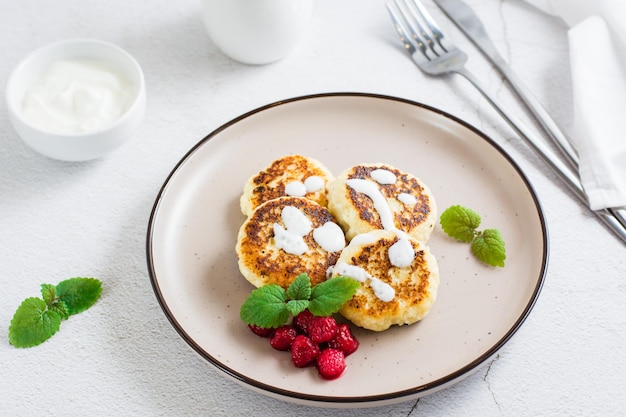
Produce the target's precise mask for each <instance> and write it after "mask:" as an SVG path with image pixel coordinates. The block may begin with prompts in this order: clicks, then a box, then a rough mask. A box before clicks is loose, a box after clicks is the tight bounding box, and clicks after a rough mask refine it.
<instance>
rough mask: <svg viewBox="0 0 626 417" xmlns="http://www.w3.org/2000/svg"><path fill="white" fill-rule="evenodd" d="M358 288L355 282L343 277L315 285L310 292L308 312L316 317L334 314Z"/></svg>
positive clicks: (358, 285) (358, 284) (357, 283)
mask: <svg viewBox="0 0 626 417" xmlns="http://www.w3.org/2000/svg"><path fill="white" fill-rule="evenodd" d="M360 286H361V284H360V283H359V282H358V281H357V280H355V279H353V278H349V277H343V276H338V277H335V278H331V279H329V280H327V281H324V282H322V283H320V284H317V285H316V286H314V287H313V289H312V290H311V301H310V302H309V311H311V313H313V314H314V315H316V316H329V315H331V314H333V313H336V312H337V311H339V309H340V308H341V307H343V305H344V304H345V303H346V302H347V301H349V300H350V299H351V298H352V296H354V294H355V293H356V290H357V289H358V288H359V287H360Z"/></svg>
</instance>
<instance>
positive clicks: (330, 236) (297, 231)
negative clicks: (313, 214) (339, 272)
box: [273, 206, 346, 255]
mask: <svg viewBox="0 0 626 417" xmlns="http://www.w3.org/2000/svg"><path fill="white" fill-rule="evenodd" d="M281 218H282V221H283V223H284V224H285V227H283V226H281V225H280V224H278V223H274V225H273V228H274V239H275V241H276V246H277V247H278V248H279V249H282V250H284V251H285V252H287V253H290V254H292V255H303V254H305V253H306V251H307V250H308V249H309V247H308V245H307V244H306V242H305V240H304V236H306V235H308V234H309V232H310V231H311V229H312V228H313V225H312V223H311V220H309V218H308V217H307V216H306V215H305V214H304V213H303V212H302V210H300V209H299V208H297V207H293V206H285V207H283V209H282V211H281ZM313 239H314V240H315V242H316V243H317V244H318V245H320V246H321V247H322V249H324V250H325V251H326V252H339V251H340V250H342V249H343V248H344V246H345V242H346V239H345V236H344V234H343V230H341V227H339V226H338V225H337V224H335V223H333V222H326V223H324V224H323V225H322V226H320V227H317V228H315V229H314V230H313Z"/></svg>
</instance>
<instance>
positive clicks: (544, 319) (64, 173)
mask: <svg viewBox="0 0 626 417" xmlns="http://www.w3.org/2000/svg"><path fill="white" fill-rule="evenodd" d="M468 3H470V4H471V5H472V6H473V7H474V8H475V10H476V12H477V13H478V14H479V15H480V16H481V18H482V19H483V20H484V21H485V23H486V24H487V27H488V29H489V32H490V34H491V35H492V37H493V39H494V41H495V43H496V45H497V47H498V48H499V49H500V51H501V52H502V53H503V54H504V56H505V57H507V59H508V60H509V61H510V62H511V64H512V66H513V67H514V68H515V70H516V71H517V72H518V74H519V75H520V76H521V77H522V78H523V79H524V80H526V81H527V84H529V85H530V86H531V87H532V89H533V90H534V91H535V93H536V94H537V96H538V98H539V99H540V100H541V101H542V102H543V103H544V104H545V105H546V107H547V108H548V109H549V111H550V112H551V113H552V114H553V115H554V117H555V118H556V119H557V121H558V122H559V123H560V124H561V126H562V127H563V128H564V130H565V131H566V132H571V127H572V124H573V120H572V110H571V88H570V83H569V82H570V74H569V67H568V46H567V36H566V27H565V25H564V24H563V23H562V22H561V21H560V20H558V19H555V18H552V17H549V16H546V15H544V14H542V13H541V12H539V11H537V10H535V9H533V8H532V7H531V6H528V5H527V4H525V3H523V2H522V1H520V0H503V1H500V0H470V1H468ZM427 5H428V7H429V8H430V9H432V11H433V13H434V14H435V16H436V17H438V18H439V20H441V21H442V22H443V23H444V24H446V25H448V26H447V27H449V28H450V33H451V35H452V37H453V38H455V41H456V43H457V44H459V45H460V46H463V47H464V48H465V49H467V51H468V52H470V55H471V58H470V63H469V67H470V69H471V70H473V71H475V72H476V73H477V74H479V76H480V78H482V79H483V81H484V82H485V84H486V85H487V86H488V88H489V89H490V91H492V92H494V93H495V94H497V95H498V97H499V98H500V99H501V100H502V101H504V102H506V103H508V104H509V105H510V107H511V108H513V109H514V110H515V111H518V110H519V109H520V107H519V105H518V104H517V103H516V101H515V100H514V99H513V98H512V96H511V94H510V93H509V91H508V90H507V89H506V86H505V85H504V84H503V82H502V80H501V78H500V77H499V76H498V75H497V74H496V73H494V71H493V69H492V68H491V66H490V65H489V64H488V63H487V62H486V61H485V59H484V58H483V57H482V56H481V55H480V54H479V53H478V52H477V51H476V50H475V49H474V48H473V47H472V46H471V45H470V44H469V43H468V41H467V40H466V39H465V38H464V37H463V36H462V35H461V34H460V32H458V31H457V30H456V28H454V27H453V26H452V25H451V24H448V22H447V21H446V20H445V19H444V18H443V16H442V15H441V13H440V12H439V10H438V9H436V7H435V6H433V4H432V3H427ZM199 9H200V5H199V1H198V0H179V1H163V0H152V1H123V0H109V1H96V0H83V1H80V2H79V1H72V0H56V1H54V2H49V1H43V0H21V1H19V2H17V1H11V0H0V89H1V91H2V95H3V96H4V92H5V85H6V80H7V79H8V76H9V73H10V71H11V70H12V68H13V67H14V66H15V64H17V62H18V61H19V60H20V59H21V58H22V57H24V56H25V55H26V54H27V53H29V52H30V51H32V50H33V49H35V48H37V47H40V46H42V45H44V44H46V43H49V42H52V41H56V40H61V39H66V38H73V37H96V38H100V39H103V40H107V41H110V42H113V43H115V44H118V45H119V46H121V47H123V48H125V49H126V50H127V51H129V52H130V53H131V54H133V55H134V56H135V57H136V58H137V60H138V61H139V63H140V65H141V66H142V67H143V70H144V72H145V76H146V84H147V92H148V105H147V112H146V116H145V119H144V122H143V125H142V127H141V129H140V131H139V132H138V133H137V134H136V136H135V137H133V139H132V141H130V142H129V143H128V144H126V145H124V146H123V147H122V148H120V149H119V150H118V151H116V152H115V153H113V154H111V155H110V156H108V157H106V158H103V159H100V160H96V161H92V162H86V163H64V162H58V161H54V160H50V159H46V158H44V157H42V156H40V155H38V154H36V153H34V152H32V151H31V150H30V149H28V148H27V147H26V146H25V145H23V144H22V143H21V142H20V140H19V138H18V137H17V135H16V133H15V132H14V131H13V129H12V128H11V126H10V123H9V120H8V116H7V112H6V105H5V103H4V101H2V102H1V103H0V145H1V148H2V150H1V151H0V196H1V198H0V259H1V262H0V284H1V285H2V290H1V291H0V328H1V329H4V330H2V333H1V334H0V362H1V364H2V365H1V366H0V369H1V373H0V415H3V416H35V415H37V416H44V415H46V416H48V415H49V416H58V415H72V416H110V415H129V416H174V415H175V416H208V415H211V416H221V415H224V416H227V415H228V416H231V415H233V416H237V415H277V416H278V415H284V416H292V415H299V416H352V415H374V414H375V415H381V416H385V415H388V416H444V415H445V416H477V415H480V416H542V415H545V416H553V415H579V416H591V415H598V416H617V415H623V413H624V410H626V396H624V392H625V390H626V355H625V349H624V345H625V342H626V340H625V339H626V303H625V302H624V299H625V298H626V279H625V278H626V257H625V256H624V255H625V254H626V252H625V248H624V245H622V244H621V243H619V242H618V241H617V239H615V238H614V237H613V236H611V235H610V234H609V233H608V232H607V231H606V230H605V229H604V228H603V227H602V226H600V225H599V223H598V222H597V221H596V220H595V218H594V217H593V216H592V215H590V214H589V212H588V211H587V210H586V209H585V207H583V206H582V205H580V204H579V203H578V202H577V201H575V200H574V198H573V197H572V196H571V195H570V194H569V193H568V192H567V191H566V190H565V188H564V187H562V186H561V185H560V184H559V182H558V180H557V179H556V178H555V176H554V175H553V174H551V173H550V172H549V171H548V169H547V168H545V167H544V166H543V165H542V164H541V163H540V162H537V160H536V158H534V157H533V155H532V153H531V152H530V151H529V150H528V149H527V148H526V147H525V146H523V145H522V144H520V142H519V141H518V140H517V139H516V138H515V136H514V134H513V133H512V131H511V130H510V129H509V128H508V127H507V126H506V125H505V124H504V123H503V122H502V121H501V120H500V119H499V118H498V116H497V114H496V113H495V112H494V111H493V110H492V109H491V108H490V107H489V106H488V105H487V104H486V103H485V101H484V100H483V99H482V98H481V97H480V96H479V95H478V94H477V92H476V91H475V90H473V89H472V87H471V86H470V85H469V84H468V83H467V82H466V81H464V80H463V79H461V78H456V77H451V78H442V79H432V78H429V77H427V76H425V75H423V74H422V73H421V72H419V70H418V69H416V68H415V67H414V66H413V64H412V63H411V62H410V60H409V59H408V57H407V56H406V55H405V54H404V53H403V51H402V50H401V48H400V45H399V42H398V39H397V37H396V35H395V33H394V31H393V29H392V27H391V24H390V22H389V19H388V17H387V14H386V11H385V9H384V1H383V0H343V1H332V0H316V1H315V11H314V17H313V25H312V28H311V31H310V33H309V36H308V37H307V38H306V40H305V41H304V43H303V44H302V45H301V46H300V48H299V49H298V50H296V51H295V52H293V53H292V54H291V55H290V56H289V57H287V58H286V59H284V60H283V61H280V62H278V63H275V64H272V65H268V66H245V65H241V64H238V63H236V62H233V61H231V60H229V59H227V58H225V57H224V56H223V55H221V53H220V52H219V51H217V50H216V48H215V47H214V46H213V45H212V43H211V41H210V40H209V39H208V37H207V36H206V33H205V30H204V27H203V24H202V22H201V20H200V12H199ZM335 91H355V92H369V93H382V94H388V95H395V96H399V97H403V98H408V99H412V100H416V101H420V102H423V103H425V104H428V105H432V106H435V107H439V108H441V109H443V110H445V111H448V112H450V113H452V114H454V115H455V116H458V117H460V118H462V119H464V120H466V121H467V122H469V123H470V124H473V125H475V126H476V127H478V128H479V129H481V130H483V131H485V132H486V133H487V134H489V135H490V136H492V137H494V138H495V139H496V140H497V141H498V142H500V143H501V144H502V145H503V146H504V147H505V149H507V150H508V151H509V152H510V153H511V155H512V156H513V157H514V159H515V160H516V161H517V162H518V163H519V164H520V165H521V167H522V168H523V169H524V171H525V172H526V173H527V175H528V176H529V178H530V180H531V182H532V184H533V185H534V187H535V188H536V190H537V193H538V195H539V198H540V200H541V202H542V204H543V207H544V210H545V214H546V217H547V222H548V226H549V229H550V240H551V253H550V264H549V268H548V274H547V280H546V282H545V285H544V287H543V291H542V293H541V296H540V297H539V300H538V302H537V304H536V307H535V309H534V310H533V312H532V313H531V315H530V317H529V318H528V319H527V321H526V323H525V324H524V326H523V327H522V328H521V330H520V331H519V332H518V333H517V334H516V335H515V336H514V337H513V339H512V340H511V341H510V342H509V343H508V344H507V345H506V346H505V347H504V348H503V349H502V350H501V351H500V353H499V355H498V356H497V357H496V358H495V359H494V360H493V361H492V362H490V363H489V364H487V365H485V366H483V367H481V368H479V369H478V370H477V371H476V372H475V373H474V374H472V375H471V376H470V377H468V378H467V379H465V380H464V381H462V382H460V383H458V384H456V385H454V386H452V387H450V388H448V389H446V390H443V391H440V392H438V393H435V394H433V395H430V396H428V397H424V398H422V399H420V400H419V401H410V402H405V403H400V404H397V405H394V406H388V407H383V408H380V409H375V410H362V409H361V410H334V409H316V408H308V407H301V406H294V405H292V404H288V403H284V402H281V401H277V400H274V399H269V398H266V397H265V396H262V395H259V394H256V393H254V392H252V391H250V390H248V389H247V388H243V387H241V386H239V385H237V384H235V383H233V382H231V381H230V380H229V379H227V378H225V377H224V375H222V374H221V373H220V372H219V371H217V370H215V369H214V368H212V367H211V365H209V364H208V363H206V362H205V361H204V360H203V359H201V358H200V357H199V356H198V355H197V354H196V353H195V352H193V351H192V350H191V349H190V348H189V347H188V346H187V345H186V343H185V342H184V341H183V340H182V339H180V338H179V336H178V335H177V333H176V332H175V331H174V330H173V328H172V327H171V326H170V324H169V322H168V321H167V319H166V318H165V315H164V314H163V312H162V311H161V309H160V307H159V306H158V304H157V301H156V299H155V297H154V294H153V292H152V288H151V286H150V282H149V279H148V274H147V269H146V260H145V234H146V226H147V222H148V216H149V213H150V210H151V207H152V203H153V201H154V199H155V197H156V193H157V192H158V190H159V188H160V186H161V184H162V183H163V181H164V180H165V178H166V176H167V174H168V173H169V172H170V170H171V169H172V168H173V167H174V165H175V164H176V162H177V161H178V160H179V159H180V158H181V157H182V156H183V155H184V154H185V152H186V151H187V150H188V149H189V148H190V147H191V146H193V145H194V144H195V143H196V142H198V141H199V140H200V139H202V138H203V137H204V136H205V135H207V134H208V133H210V132H211V131H212V130H214V129H215V128H217V127H218V126H220V125H221V124H223V123H225V122H227V121H229V120H230V119H232V118H234V117H236V116H238V115H240V114H241V113H244V112H247V111H249V110H252V109H254V108H256V107H258V106H261V105H264V104H267V103H270V102H273V101H276V100H280V99H284V98H289V97H294V96H299V95H304V94H309V93H320V92H335ZM520 116H521V117H522V118H524V119H525V115H524V114H520ZM81 275H82V276H95V277H98V278H100V279H101V280H102V281H103V283H104V292H103V295H102V298H101V300H100V301H99V302H98V303H97V304H96V305H95V306H94V307H92V308H91V309H90V310H88V311H87V312H85V313H82V314H80V315H77V316H74V317H72V318H71V320H68V321H66V322H64V323H63V325H62V328H61V331H60V332H59V333H58V334H57V335H55V336H54V337H53V338H52V339H50V340H49V341H48V342H46V343H44V344H43V345H41V346H39V347H36V348H33V349H25V350H20V349H15V348H13V347H12V346H10V345H9V343H8V340H7V337H6V329H7V328H8V325H9V322H10V320H11V317H12V315H13V312H14V311H15V309H16V308H17V306H18V305H19V304H20V302H21V301H22V299H24V298H25V297H28V296H37V295H38V292H39V285H40V284H41V283H43V282H49V283H57V282H59V281H61V280H63V279H65V278H69V277H72V276H81ZM338 383H341V382H340V381H339V382H338ZM372 383H376V381H372Z"/></svg>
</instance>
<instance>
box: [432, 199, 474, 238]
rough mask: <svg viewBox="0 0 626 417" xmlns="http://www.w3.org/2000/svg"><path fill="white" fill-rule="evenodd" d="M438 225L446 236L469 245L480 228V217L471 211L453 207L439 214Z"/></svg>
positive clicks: (465, 208)
mask: <svg viewBox="0 0 626 417" xmlns="http://www.w3.org/2000/svg"><path fill="white" fill-rule="evenodd" d="M439 223H440V224H441V228H442V229H443V231H444V232H446V234H447V235H448V236H450V237H452V238H454V239H456V240H460V241H462V242H467V243H469V242H471V241H472V240H473V239H474V236H475V235H476V228H478V226H480V215H478V213H476V212H475V211H474V210H472V209H469V208H467V207H462V206H459V205H455V206H451V207H448V208H447V209H446V210H445V211H444V212H443V213H441V217H440V218H439Z"/></svg>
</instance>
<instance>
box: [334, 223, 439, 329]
mask: <svg viewBox="0 0 626 417" xmlns="http://www.w3.org/2000/svg"><path fill="white" fill-rule="evenodd" d="M402 236H404V237H402ZM402 239H404V240H405V241H404V242H401V244H400V246H402V243H404V244H406V243H407V242H408V243H409V244H410V246H407V247H410V248H412V250H413V254H414V255H413V258H412V259H409V260H408V261H409V262H408V263H407V264H405V265H404V266H401V267H400V266H396V265H394V263H398V262H397V260H396V261H392V259H394V257H393V254H392V255H391V256H390V249H391V248H392V247H393V246H394V245H395V244H398V242H399V241H400V240H402ZM392 252H393V250H392ZM338 275H344V276H351V277H353V278H355V279H357V280H359V281H361V287H360V288H359V289H358V290H357V292H356V294H355V295H354V297H353V298H352V300H350V301H349V302H348V303H346V304H345V305H344V306H343V307H342V309H341V310H340V311H339V312H340V313H341V314H342V315H343V316H344V317H346V318H347V319H348V320H350V321H351V322H353V323H354V324H355V325H357V326H360V327H363V328H365V329H369V330H374V331H382V330H386V329H388V328H389V327H390V326H392V325H404V324H412V323H415V322H417V321H419V320H421V319H423V318H424V317H425V316H426V315H427V314H428V312H429V311H430V309H431V308H432V306H433V303H434V302H435V299H436V297H437V289H438V287H439V268H438V265H437V260H436V259H435V257H434V256H433V255H432V254H431V253H430V250H429V249H428V247H427V246H426V245H425V244H424V243H423V242H421V241H419V240H416V239H414V238H412V237H410V236H408V235H403V234H398V233H396V232H392V231H388V230H376V231H373V232H369V233H365V234H361V235H358V236H356V237H355V238H354V239H353V240H352V241H351V242H350V244H349V245H348V246H346V247H345V248H344V250H343V251H342V253H341V256H340V257H339V260H338V261H337V264H336V265H335V266H334V268H333V270H332V276H333V277H334V276H338ZM331 279H332V278H331Z"/></svg>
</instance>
